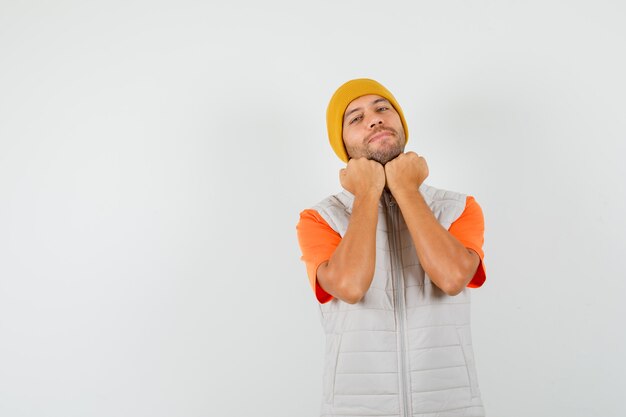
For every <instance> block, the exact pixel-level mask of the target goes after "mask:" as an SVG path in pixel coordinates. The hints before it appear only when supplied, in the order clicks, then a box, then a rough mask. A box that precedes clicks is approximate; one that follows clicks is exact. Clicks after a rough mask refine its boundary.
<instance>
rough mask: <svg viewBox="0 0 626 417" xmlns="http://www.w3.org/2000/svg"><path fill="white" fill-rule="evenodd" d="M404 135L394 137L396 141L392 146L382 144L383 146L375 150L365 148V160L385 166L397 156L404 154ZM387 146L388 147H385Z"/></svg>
mask: <svg viewBox="0 0 626 417" xmlns="http://www.w3.org/2000/svg"><path fill="white" fill-rule="evenodd" d="M403 136H404V135H401V134H400V135H398V134H396V135H395V139H396V141H395V142H394V143H393V144H384V145H385V146H379V147H378V148H377V149H371V148H369V147H367V148H366V153H367V155H366V158H367V159H371V160H374V161H376V162H378V163H379V164H381V165H385V164H386V163H387V162H389V161H391V160H392V159H395V158H396V157H397V156H398V155H400V154H401V153H402V152H404V142H405V140H404V137H403ZM386 145H389V146H386Z"/></svg>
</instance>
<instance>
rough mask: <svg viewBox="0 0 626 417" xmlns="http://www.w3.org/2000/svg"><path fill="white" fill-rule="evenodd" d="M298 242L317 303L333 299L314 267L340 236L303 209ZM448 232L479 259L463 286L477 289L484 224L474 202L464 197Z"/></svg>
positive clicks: (481, 270) (480, 278)
mask: <svg viewBox="0 0 626 417" xmlns="http://www.w3.org/2000/svg"><path fill="white" fill-rule="evenodd" d="M296 229H297V231H298V241H299V242H300V249H301V250H302V258H301V259H302V260H303V261H304V263H305V264H306V270H307V275H308V276H309V281H310V283H311V287H312V288H313V290H314V291H315V296H316V297H317V300H318V301H319V302H320V303H322V304H324V303H326V302H328V301H330V300H332V299H333V296H332V295H330V294H328V293H327V292H326V291H324V289H323V288H322V287H321V286H320V285H319V283H318V282H317V268H318V267H319V266H320V264H322V263H323V262H326V261H327V260H329V259H330V257H331V255H332V254H333V252H334V251H335V249H336V248H337V246H339V243H340V242H341V236H340V235H339V233H337V232H336V231H335V230H333V228H331V227H330V226H329V225H328V223H326V221H325V220H324V219H323V218H322V216H320V215H319V213H318V212H317V211H315V210H311V209H308V210H304V211H303V212H302V213H300V221H299V222H298V225H297V226H296ZM448 231H449V232H450V233H451V234H452V236H454V237H456V238H457V239H458V240H459V242H461V244H463V246H465V247H466V248H469V249H472V250H474V251H475V252H476V253H477V254H478V256H479V257H480V265H479V266H478V268H476V273H475V274H474V277H473V278H472V280H471V281H470V283H469V284H468V285H467V286H468V287H470V288H478V287H480V286H481V285H483V283H484V282H485V279H486V275H485V266H484V264H483V257H484V252H483V242H484V238H483V234H484V232H485V222H484V219H483V212H482V210H481V208H480V206H479V205H478V203H477V202H476V200H474V197H471V196H468V197H467V200H466V202H465V210H463V213H461V216H459V218H458V219H456V220H455V221H454V222H453V223H452V224H451V225H450V228H449V229H448Z"/></svg>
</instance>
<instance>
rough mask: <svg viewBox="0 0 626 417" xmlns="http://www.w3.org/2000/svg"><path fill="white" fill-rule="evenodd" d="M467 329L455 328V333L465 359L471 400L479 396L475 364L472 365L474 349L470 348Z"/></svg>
mask: <svg viewBox="0 0 626 417" xmlns="http://www.w3.org/2000/svg"><path fill="white" fill-rule="evenodd" d="M468 331H469V329H468V328H465V327H457V328H456V332H457V335H458V336H459V344H460V345H461V350H462V351H463V358H464V359H465V368H466V369H467V378H468V380H469V385H470V394H471V397H472V398H475V397H478V396H480V391H479V389H478V378H477V376H476V364H475V363H474V349H473V348H472V343H471V337H470V336H469V334H468Z"/></svg>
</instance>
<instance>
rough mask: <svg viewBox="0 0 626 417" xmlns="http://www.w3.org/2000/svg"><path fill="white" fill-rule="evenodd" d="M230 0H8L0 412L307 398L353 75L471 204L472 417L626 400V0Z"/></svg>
mask: <svg viewBox="0 0 626 417" xmlns="http://www.w3.org/2000/svg"><path fill="white" fill-rule="evenodd" d="M225 3H226V2H219V3H217V2H212V1H208V2H207V1H204V2H202V1H176V2H174V1H170V2H166V1H148V0H134V1H132V0H131V1H128V0H127V1H118V2H112V1H107V2H104V1H101V2H98V3H96V2H83V1H31V2H18V1H9V0H1V1H0V415H1V416H3V417H5V416H6V417H14V416H15V417H18V416H20V417H22V416H24V417H34V416H46V417H52V416H55V417H56V416H59V417H73V416H97V417H100V416H129V417H140V416H146V417H148V416H149V417H161V416H162V417H166V416H168V417H169V416H185V417H187V416H190V417H195V416H198V417H199V416H237V417H239V416H253V415H254V416H284V417H293V416H316V415H317V414H318V410H319V402H320V398H321V373H322V360H323V334H322V330H321V326H320V324H319V320H318V310H317V306H316V302H315V299H314V297H313V294H312V292H311V290H310V288H309V286H308V285H309V284H308V282H307V278H306V274H305V269H304V265H303V264H302V262H301V261H300V260H299V256H300V252H299V248H298V246H297V240H296V233H295V225H296V223H297V221H298V214H299V212H300V211H301V210H302V209H304V208H307V207H309V206H311V205H313V204H314V203H316V202H317V201H319V200H321V199H322V198H324V197H325V196H327V195H329V194H331V193H335V192H337V191H338V190H339V183H338V180H337V172H338V170H339V169H340V168H341V163H340V161H339V160H338V159H337V158H336V157H335V156H334V154H333V153H332V151H331V149H330V147H329V146H328V143H327V137H326V131H325V119H324V117H325V109H326V104H327V102H328V100H329V98H330V96H331V94H332V93H333V91H334V90H335V89H336V88H337V87H338V86H339V85H340V84H341V83H343V82H344V81H347V80H348V79H351V78H356V77H371V78H375V79H377V80H379V81H380V82H382V83H383V84H384V85H386V86H387V87H388V88H389V89H390V90H391V91H392V92H393V93H394V94H395V96H396V98H397V99H398V101H399V102H400V103H401V105H402V107H403V109H404V112H405V115H406V116H407V121H408V124H409V129H410V139H409V146H408V149H409V150H414V151H417V152H419V153H420V154H423V155H424V156H425V157H426V159H427V161H428V162H429V166H430V171H431V175H430V177H429V179H428V180H427V182H428V183H429V184H431V185H434V186H437V187H441V188H447V189H451V190H456V191H461V192H465V193H469V194H472V195H474V196H475V197H476V199H477V201H478V202H479V203H480V204H481V206H482V208H483V211H484V213H485V218H486V243H485V251H486V258H485V263H486V266H487V268H488V269H487V271H488V280H487V283H486V284H485V286H484V287H483V288H481V289H479V290H474V291H473V301H474V303H473V330H474V345H475V351H476V356H477V358H476V359H477V363H478V373H479V379H480V383H481V389H482V392H483V400H484V402H485V406H486V410H487V412H488V415H489V416H493V417H500V416H510V417H517V416H519V417H521V416H529V415H532V416H546V417H555V416H567V417H589V416H603V417H606V416H615V417H617V416H623V415H626V405H625V403H624V401H623V395H624V392H626V360H625V358H624V354H625V349H624V346H625V344H626V331H625V326H624V324H623V317H624V316H626V314H625V313H626V308H625V307H624V302H623V296H624V294H625V292H626V280H625V278H626V277H625V275H626V274H625V273H624V270H623V267H622V265H623V263H624V252H625V250H626V244H625V239H624V232H626V221H625V220H624V216H625V213H626V187H625V186H624V178H626V169H625V168H624V164H623V159H624V155H625V154H626V117H625V110H626V105H625V97H626V82H625V78H624V74H626V57H625V54H624V45H625V43H626V26H625V25H624V21H625V18H626V6H625V5H624V3H623V2H619V1H608V0H606V1H593V2H592V1H586V2H583V1H566V0H560V1H554V0H552V1H551V0H540V1H538V0H532V1H523V2H522V1H492V0H476V1H437V2H434V1H428V2H427V1H406V2H387V3H385V2H374V1H363V0H361V1H327V2H320V1H316V2H306V3H302V4H299V3H298V2H295V1H265V2H254V1H251V0H249V1H240V2H232V3H231V4H229V5H226V4H225Z"/></svg>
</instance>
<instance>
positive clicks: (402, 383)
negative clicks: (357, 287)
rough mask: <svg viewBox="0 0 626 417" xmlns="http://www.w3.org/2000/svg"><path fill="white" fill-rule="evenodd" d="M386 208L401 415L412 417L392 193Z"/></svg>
mask: <svg viewBox="0 0 626 417" xmlns="http://www.w3.org/2000/svg"><path fill="white" fill-rule="evenodd" d="M385 199H386V203H387V204H386V208H387V229H388V230H389V249H390V256H391V279H392V282H393V286H394V288H395V291H394V293H395V300H394V301H395V308H394V314H395V316H396V323H397V326H398V346H399V354H398V368H399V372H400V378H399V381H398V382H399V391H400V398H401V407H402V410H401V414H402V415H403V416H404V417H410V416H411V415H412V411H411V409H410V405H411V402H410V400H409V399H410V398H411V397H410V396H411V390H410V386H409V361H408V352H407V348H406V345H407V342H406V305H405V299H404V292H405V289H404V273H403V270H402V262H401V260H400V256H401V255H400V250H401V245H400V236H399V228H400V221H399V219H398V211H399V209H398V206H397V205H396V203H395V201H394V199H393V197H392V196H391V194H390V193H387V192H385Z"/></svg>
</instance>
